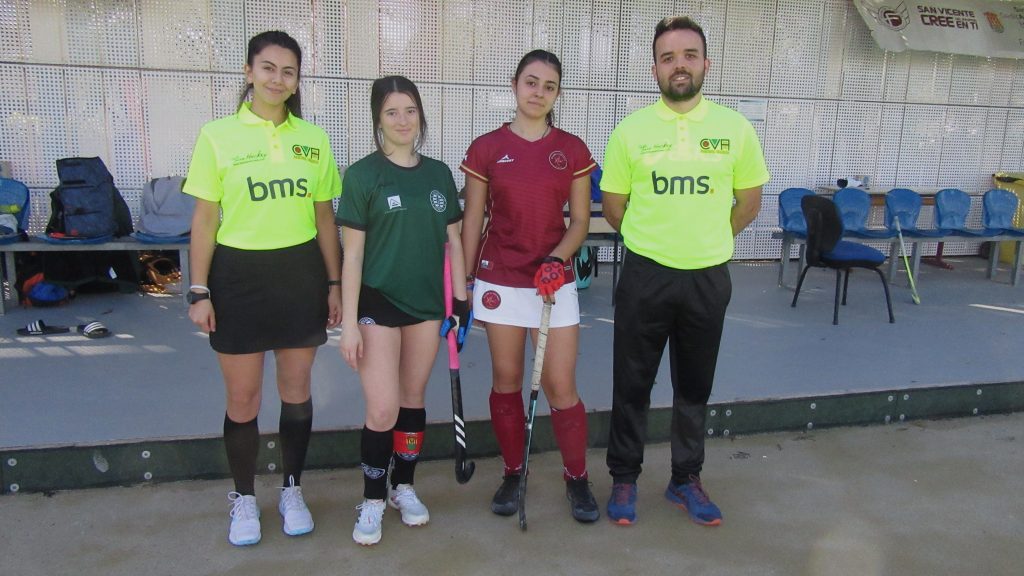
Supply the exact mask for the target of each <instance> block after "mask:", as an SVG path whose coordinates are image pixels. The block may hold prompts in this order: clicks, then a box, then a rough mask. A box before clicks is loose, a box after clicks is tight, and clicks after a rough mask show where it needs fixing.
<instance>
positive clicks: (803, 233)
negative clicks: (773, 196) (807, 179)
mask: <svg viewBox="0 0 1024 576" xmlns="http://www.w3.org/2000/svg"><path fill="white" fill-rule="evenodd" d="M813 195H814V191H812V190H808V189H807V188H786V189H785V190H783V191H782V192H781V193H779V226H781V227H782V231H783V232H789V233H790V234H793V235H794V236H796V237H797V238H807V220H805V219H804V212H803V208H801V207H800V201H801V200H802V199H803V197H804V196H813Z"/></svg>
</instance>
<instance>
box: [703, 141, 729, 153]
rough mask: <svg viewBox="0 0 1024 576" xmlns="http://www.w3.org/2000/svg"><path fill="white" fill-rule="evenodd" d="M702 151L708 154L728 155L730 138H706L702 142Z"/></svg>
mask: <svg viewBox="0 0 1024 576" xmlns="http://www.w3.org/2000/svg"><path fill="white" fill-rule="evenodd" d="M700 151H701V152H704V153H707V154H728V153H729V139H728V138H704V139H702V140H701V141H700Z"/></svg>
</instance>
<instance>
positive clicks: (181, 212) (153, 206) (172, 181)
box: [139, 176, 196, 237]
mask: <svg viewBox="0 0 1024 576" xmlns="http://www.w3.org/2000/svg"><path fill="white" fill-rule="evenodd" d="M184 184H185V179H184V178H182V177H181V176H166V177H164V178H154V179H152V180H150V181H149V182H147V183H146V185H145V186H144V187H143V188H142V216H141V217H140V218H139V232H141V233H143V234H144V235H148V236H158V237H180V236H186V235H188V234H189V233H190V232H191V230H192V211H193V210H194V209H195V207H196V199H195V198H194V197H192V196H189V195H188V194H185V193H183V192H182V191H181V187H182V186H183V185H184Z"/></svg>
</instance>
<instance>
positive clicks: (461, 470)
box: [444, 244, 476, 484]
mask: <svg viewBox="0 0 1024 576" xmlns="http://www.w3.org/2000/svg"><path fill="white" fill-rule="evenodd" d="M444 314H445V317H446V318H448V317H451V315H452V258H451V250H450V249H449V246H448V244H445V245H444ZM457 331H458V330H457V329H452V330H449V331H448V336H447V338H446V340H447V341H448V376H449V378H450V380H451V382H452V423H453V424H454V426H455V480H456V481H457V482H458V483H459V484H465V483H466V482H469V479H470V478H472V477H473V471H474V470H476V463H474V462H473V461H472V460H469V459H467V457H466V422H465V421H464V420H463V419H462V378H461V377H460V376H459V348H458V345H457V344H456V342H455V338H456V332H457Z"/></svg>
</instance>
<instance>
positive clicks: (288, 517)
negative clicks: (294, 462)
mask: <svg viewBox="0 0 1024 576" xmlns="http://www.w3.org/2000/svg"><path fill="white" fill-rule="evenodd" d="M277 510H278V511H279V512H280V513H281V517H282V518H283V519H284V527H283V530H284V533H285V534H287V535H289V536H299V535H302V534H308V533H310V532H312V531H313V515H312V514H310V513H309V508H307V507H306V501H305V500H303V499H302V486H296V485H295V477H294V476H289V477H288V486H283V487H282V488H281V502H280V503H278V505H277Z"/></svg>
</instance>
